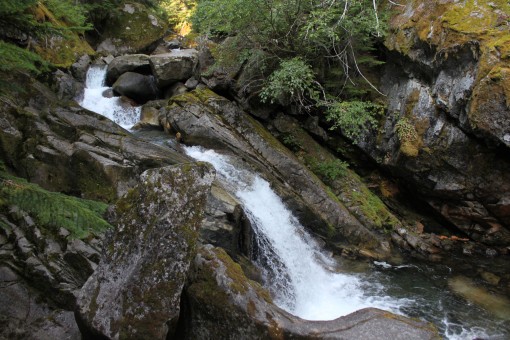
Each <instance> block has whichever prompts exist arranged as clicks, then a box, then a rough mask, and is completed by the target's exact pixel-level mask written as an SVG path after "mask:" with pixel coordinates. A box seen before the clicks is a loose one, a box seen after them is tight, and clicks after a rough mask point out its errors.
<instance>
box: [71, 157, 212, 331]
mask: <svg viewBox="0 0 510 340" xmlns="http://www.w3.org/2000/svg"><path fill="white" fill-rule="evenodd" d="M213 179H214V170H213V169H212V167H211V166H210V165H208V164H206V163H196V164H189V163H188V164H183V165H179V166H174V167H165V168H159V169H153V170H148V171H146V172H144V173H143V174H142V176H141V177H140V184H139V185H138V186H137V187H136V188H134V189H133V190H132V191H131V192H130V193H128V194H127V195H126V196H124V197H123V198H121V199H120V200H119V201H118V203H117V204H116V206H115V208H114V210H113V213H112V216H111V219H112V221H113V222H112V223H114V224H115V225H116V228H115V231H114V232H113V233H112V234H111V235H109V236H108V238H107V241H106V244H105V255H104V256H103V257H102V259H101V262H100V264H99V266H98V268H97V270H96V271H95V272H94V274H93V275H92V276H91V277H90V278H89V280H88V281H87V282H86V283H85V285H84V286H83V288H82V290H81V292H80V294H79V297H78V302H77V306H78V309H77V313H76V315H77V319H78V321H79V323H78V324H79V325H80V329H81V331H82V333H84V334H85V335H86V336H89V337H93V336H98V335H99V336H102V337H107V338H111V339H118V338H123V339H126V338H129V339H135V338H146V339H165V338H166V337H167V335H170V336H172V335H173V333H174V332H175V327H176V324H177V320H178V318H179V301H180V295H181V291H182V288H183V286H184V281H185V279H186V275H187V271H188V268H189V265H190V262H191V260H192V259H193V257H194V250H195V244H196V241H197V238H198V229H199V227H200V224H201V221H202V216H203V210H204V206H205V200H206V197H207V194H208V192H209V189H210V186H211V183H212V181H213Z"/></svg>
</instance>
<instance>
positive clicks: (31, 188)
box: [0, 168, 111, 238]
mask: <svg viewBox="0 0 510 340" xmlns="http://www.w3.org/2000/svg"><path fill="white" fill-rule="evenodd" d="M9 206H18V207H19V208H20V209H21V210H23V211H25V212H26V213H28V214H29V215H30V216H31V217H32V218H34V220H35V221H36V222H37V223H38V225H39V227H40V228H41V229H42V230H46V231H49V232H56V231H58V230H59V229H60V228H64V229H67V230H68V231H69V232H70V233H71V237H73V238H86V237H88V236H89V235H90V234H96V235H97V234H100V233H102V232H104V231H105V230H106V229H108V228H110V227H111V226H110V225H109V224H108V223H107V222H106V221H105V220H104V219H103V218H102V215H103V214H104V213H105V211H106V209H107V205H106V204H104V203H101V202H96V201H90V200H84V199H79V198H76V197H72V196H67V195H64V194H60V193H55V192H50V191H46V190H44V189H42V188H41V187H39V186H38V185H36V184H32V183H28V182H27V181H26V180H24V179H21V178H17V177H14V176H11V175H9V174H8V173H7V172H6V171H5V170H4V169H2V168H0V210H7V209H8V207H9Z"/></svg>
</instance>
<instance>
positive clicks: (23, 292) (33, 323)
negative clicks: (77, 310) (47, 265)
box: [0, 265, 81, 340]
mask: <svg viewBox="0 0 510 340" xmlns="http://www.w3.org/2000/svg"><path fill="white" fill-rule="evenodd" d="M43 298H44V297H43V295H41V294H40V292H37V291H36V290H34V289H33V288H31V287H30V286H29V285H28V284H27V283H26V281H25V280H23V279H22V278H21V277H20V276H18V275H17V274H16V273H15V272H14V271H13V270H12V269H10V268H9V267H7V266H3V265H0V301H1V303H0V325H1V327H0V337H1V338H3V339H66V340H71V339H73V340H74V339H75V340H79V339H81V334H80V331H79V329H78V326H77V325H76V322H75V321H74V315H73V312H71V311H62V310H60V311H56V310H53V309H52V308H51V307H50V306H49V305H48V304H46V303H44V302H42V299H43Z"/></svg>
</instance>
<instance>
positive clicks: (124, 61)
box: [106, 54, 151, 85]
mask: <svg viewBox="0 0 510 340" xmlns="http://www.w3.org/2000/svg"><path fill="white" fill-rule="evenodd" d="M126 72H136V73H140V74H146V75H148V74H150V72H151V69H150V65H149V56H147V55H145V54H128V55H123V56H120V57H117V58H115V59H113V60H112V61H111V62H110V63H109V64H108V70H107V71H106V83H107V84H108V85H112V84H113V83H115V82H116V81H117V79H119V77H120V76H121V75H122V74H124V73H126Z"/></svg>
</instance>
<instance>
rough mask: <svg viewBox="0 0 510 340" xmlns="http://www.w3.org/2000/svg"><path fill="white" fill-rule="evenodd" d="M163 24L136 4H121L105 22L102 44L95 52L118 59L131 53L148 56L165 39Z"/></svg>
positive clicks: (166, 26)
mask: <svg viewBox="0 0 510 340" xmlns="http://www.w3.org/2000/svg"><path fill="white" fill-rule="evenodd" d="M167 28H168V23H167V22H166V20H164V19H162V18H160V17H159V16H158V14H157V13H156V12H155V10H153V9H149V8H147V7H146V6H144V5H142V4H141V3H138V2H136V3H135V2H131V1H129V0H123V1H121V4H120V6H119V7H118V8H117V9H115V12H112V13H111V14H110V16H109V18H108V20H106V22H105V26H104V28H103V32H102V37H103V39H104V40H103V41H102V42H101V43H100V44H99V46H98V47H97V52H99V53H103V54H112V55H114V56H119V55H122V54H130V53H151V52H152V51H153V50H154V49H155V48H156V46H157V45H158V43H159V41H160V40H161V39H162V38H163V36H164V35H165V32H166V30H167Z"/></svg>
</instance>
